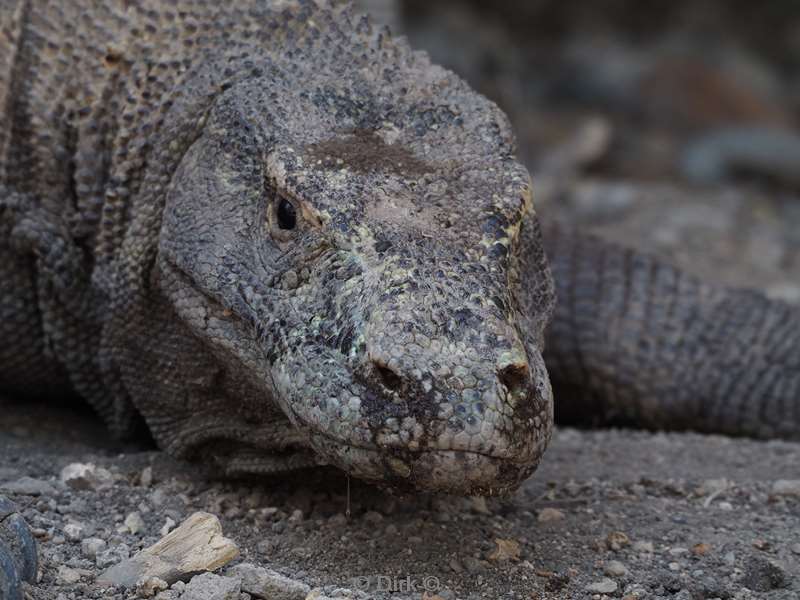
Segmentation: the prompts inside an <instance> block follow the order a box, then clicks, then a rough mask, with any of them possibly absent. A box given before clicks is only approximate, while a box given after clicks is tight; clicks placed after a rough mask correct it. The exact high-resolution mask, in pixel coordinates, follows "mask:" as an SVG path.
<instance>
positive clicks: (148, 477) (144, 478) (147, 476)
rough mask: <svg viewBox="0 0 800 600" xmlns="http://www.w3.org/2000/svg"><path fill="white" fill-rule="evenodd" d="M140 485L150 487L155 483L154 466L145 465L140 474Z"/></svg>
mask: <svg viewBox="0 0 800 600" xmlns="http://www.w3.org/2000/svg"><path fill="white" fill-rule="evenodd" d="M139 485H141V486H142V487H150V486H151V485H153V467H145V468H144V469H142V473H141V475H139Z"/></svg>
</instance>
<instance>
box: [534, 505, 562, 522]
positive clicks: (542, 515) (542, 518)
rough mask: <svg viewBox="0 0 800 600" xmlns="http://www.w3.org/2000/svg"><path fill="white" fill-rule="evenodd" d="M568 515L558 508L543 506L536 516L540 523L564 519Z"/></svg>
mask: <svg viewBox="0 0 800 600" xmlns="http://www.w3.org/2000/svg"><path fill="white" fill-rule="evenodd" d="M565 518H566V515H565V514H564V513H563V512H562V511H560V510H558V509H557V508H543V509H542V510H540V511H539V514H538V515H537V516H536V520H537V521H539V523H552V522H553V521H563V520H564V519H565Z"/></svg>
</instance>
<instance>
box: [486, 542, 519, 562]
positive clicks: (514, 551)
mask: <svg viewBox="0 0 800 600" xmlns="http://www.w3.org/2000/svg"><path fill="white" fill-rule="evenodd" d="M494 543H495V544H496V547H495V549H494V550H492V551H491V552H490V553H489V555H488V556H487V558H488V559H489V560H491V561H494V562H504V561H507V560H519V554H520V550H521V549H520V545H519V542H518V541H516V540H504V539H501V538H496V539H495V540H494Z"/></svg>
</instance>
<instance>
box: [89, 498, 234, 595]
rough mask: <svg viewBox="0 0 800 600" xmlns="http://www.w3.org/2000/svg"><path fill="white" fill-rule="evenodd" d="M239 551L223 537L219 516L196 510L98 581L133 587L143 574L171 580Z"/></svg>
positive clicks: (222, 562) (210, 567)
mask: <svg viewBox="0 0 800 600" xmlns="http://www.w3.org/2000/svg"><path fill="white" fill-rule="evenodd" d="M238 555H239V549H238V548H237V547H236V544H234V543H233V542H232V541H231V540H229V539H227V538H225V537H223V535H222V526H221V525H220V522H219V519H217V517H215V516H214V515H211V514H208V513H203V512H197V513H194V514H193V515H191V516H190V517H189V518H188V519H186V520H185V521H184V522H183V523H182V524H181V525H180V526H179V527H178V528H177V529H175V530H174V531H172V532H170V533H169V534H167V535H166V536H164V537H163V538H161V539H160V540H159V541H158V542H156V543H155V544H153V545H152V546H150V547H149V548H145V549H144V550H142V551H141V552H139V553H138V554H137V555H136V556H134V557H133V558H131V559H129V560H126V561H123V562H121V563H119V564H117V565H115V566H113V567H111V568H110V569H108V570H107V571H106V572H105V573H103V574H102V575H101V576H100V577H99V578H98V581H99V582H101V583H110V584H113V585H121V586H124V587H133V586H135V585H136V582H138V581H139V580H140V579H141V578H142V577H159V578H161V579H163V580H164V581H166V582H167V583H170V584H172V583H175V581H177V580H178V579H180V578H181V577H185V576H186V575H187V574H189V573H197V572H201V571H214V570H216V569H218V568H220V567H222V566H224V565H226V564H227V563H229V562H230V561H232V560H233V559H234V558H236V557H237V556H238Z"/></svg>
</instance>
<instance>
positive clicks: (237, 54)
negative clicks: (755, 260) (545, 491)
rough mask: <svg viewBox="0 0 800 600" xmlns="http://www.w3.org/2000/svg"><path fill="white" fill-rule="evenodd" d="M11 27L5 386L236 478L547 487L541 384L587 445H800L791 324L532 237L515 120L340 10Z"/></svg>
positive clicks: (260, 7)
mask: <svg viewBox="0 0 800 600" xmlns="http://www.w3.org/2000/svg"><path fill="white" fill-rule="evenodd" d="M0 23H1V24H2V27H1V29H0V333H2V339H3V340H4V342H5V343H4V345H3V346H2V347H0V389H2V390H3V391H8V392H11V393H16V394H28V395H42V394H47V395H51V396H53V397H54V398H57V397H59V395H63V394H66V393H77V394H78V395H80V396H82V397H84V398H85V399H86V400H87V401H88V402H89V403H90V404H91V405H92V406H93V407H94V408H95V409H96V410H97V411H98V412H99V413H100V414H101V415H102V417H103V418H104V419H105V421H106V422H107V423H108V426H109V427H110V428H111V430H112V431H114V432H115V433H116V434H118V435H127V434H131V433H132V432H134V431H136V429H137V427H139V426H141V425H142V424H144V425H146V427H147V428H148V429H149V431H150V432H151V433H152V435H153V437H154V438H155V439H156V441H157V442H158V443H159V445H160V446H161V447H162V448H164V449H165V450H167V451H168V452H170V453H172V454H174V455H176V456H179V457H185V458H203V459H205V460H207V461H211V462H213V463H215V464H217V465H218V467H219V468H220V470H221V471H223V472H225V473H228V474H240V473H269V472H277V471H282V470H287V469H293V468H298V467H305V466H310V465H314V464H322V463H328V464H333V465H336V466H338V467H340V468H342V469H344V470H346V471H348V472H349V473H351V474H353V475H355V476H358V477H362V478H365V479H370V480H374V481H378V482H381V483H383V484H385V485H389V486H394V487H397V488H406V489H418V490H445V491H451V492H461V493H484V494H497V493H504V492H508V491H511V490H513V489H515V488H516V487H517V486H518V485H519V484H520V482H521V481H523V480H524V479H525V478H526V477H527V476H528V475H530V474H531V473H532V472H533V470H534V469H535V468H536V466H537V464H538V463H539V461H540V459H541V457H542V454H543V453H544V450H545V448H546V446H547V442H548V440H549V438H550V434H551V430H552V425H553V413H554V409H553V393H552V390H551V383H550V377H552V380H553V383H554V387H555V389H556V391H557V393H558V395H557V398H558V400H557V403H556V406H557V411H556V412H558V413H559V414H560V415H562V416H563V417H564V418H565V419H569V420H579V421H594V420H598V421H600V420H602V421H610V422H625V423H636V424H640V425H644V426H648V427H654V428H677V427H681V428H685V427H690V428H696V429H701V430H706V431H724V432H728V433H738V434H748V435H756V436H762V437H767V436H785V437H794V438H797V437H798V436H800V344H799V342H800V339H798V338H799V337H800V322H798V321H799V320H800V319H798V314H797V311H796V310H793V309H790V308H789V307H787V306H785V305H782V304H780V303H777V302H770V301H767V300H765V299H763V298H762V297H761V296H759V295H757V294H755V293H753V292H744V291H731V290H725V289H720V288H715V287H713V286H710V285H707V284H705V283H703V282H702V281H699V280H696V279H693V278H692V277H689V276H687V275H684V274H682V273H680V272H678V271H677V270H675V269H673V268H672V267H670V266H668V265H664V264H660V263H659V262H657V261H656V260H654V259H652V258H650V257H648V256H642V255H638V254H635V253H633V252H630V251H628V250H623V249H619V248H616V247H613V246H609V245H608V244H606V243H603V242H601V241H599V240H598V239H595V238H591V237H583V236H581V235H579V234H576V233H575V232H573V231H571V230H569V229H564V228H558V227H556V226H551V225H547V224H542V226H540V222H539V217H538V216H537V214H536V212H535V210H534V207H533V202H532V198H531V183H530V179H529V176H528V173H527V172H526V170H525V169H524V167H522V166H521V165H520V164H519V162H518V161H517V160H516V158H515V154H514V152H515V148H514V139H513V134H512V132H511V130H510V126H509V124H508V121H507V119H506V117H505V116H504V115H503V114H502V112H501V111H500V110H499V109H498V108H497V107H496V106H495V105H494V104H493V103H492V102H490V101H489V100H487V99H485V98H484V97H482V96H480V95H478V94H477V93H475V92H473V91H472V90H471V89H470V88H469V87H468V86H467V85H466V84H465V83H464V82H463V81H462V80H460V79H459V78H458V77H457V76H455V75H454V74H452V73H450V72H448V71H446V70H444V69H442V68H440V67H438V66H436V65H433V64H431V63H430V61H429V60H428V58H427V56H426V55H425V54H424V53H419V52H415V51H412V50H411V49H410V48H408V47H407V45H406V44H405V42H404V41H402V40H399V39H393V38H392V37H391V36H390V35H389V33H388V32H387V31H386V30H383V29H381V28H378V27H375V26H373V25H372V24H371V23H370V22H369V20H368V19H366V18H364V17H361V16H358V15H354V14H353V13H351V12H350V11H349V9H347V8H343V7H340V6H338V5H334V6H318V5H317V4H316V3H313V2H310V1H297V2H289V1H287V2H263V1H256V0H252V1H241V2H235V3H219V2H216V1H214V2H207V1H196V2H184V1H182V0H173V1H166V0H165V1H162V2H156V1H153V0H141V1H125V2H123V1H119V2H113V1H110V2H106V3H102V4H99V3H91V2H84V1H75V2H68V3H63V2H46V1H36V2H23V1H15V0H11V1H9V0H2V1H0ZM287 211H288V213H289V214H291V215H293V218H292V219H291V222H290V223H287V221H286V214H287ZM543 234H544V236H543ZM543 237H544V241H543ZM545 250H546V254H547V256H548V257H549V263H548V260H547V258H546V257H545ZM551 268H552V272H553V273H554V275H555V282H554V279H553V277H552V276H551ZM556 296H558V297H559V298H560V302H559V303H558V304H556V302H555V299H556ZM551 319H552V323H551V324H550V327H549V328H547V329H546V327H547V325H548V323H550V321H551ZM546 331H547V335H545V332H546ZM545 337H547V340H546V344H545ZM545 348H547V350H546V351H545ZM545 360H546V361H547V362H548V367H549V368H550V376H548V373H547V370H546V368H545Z"/></svg>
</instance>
